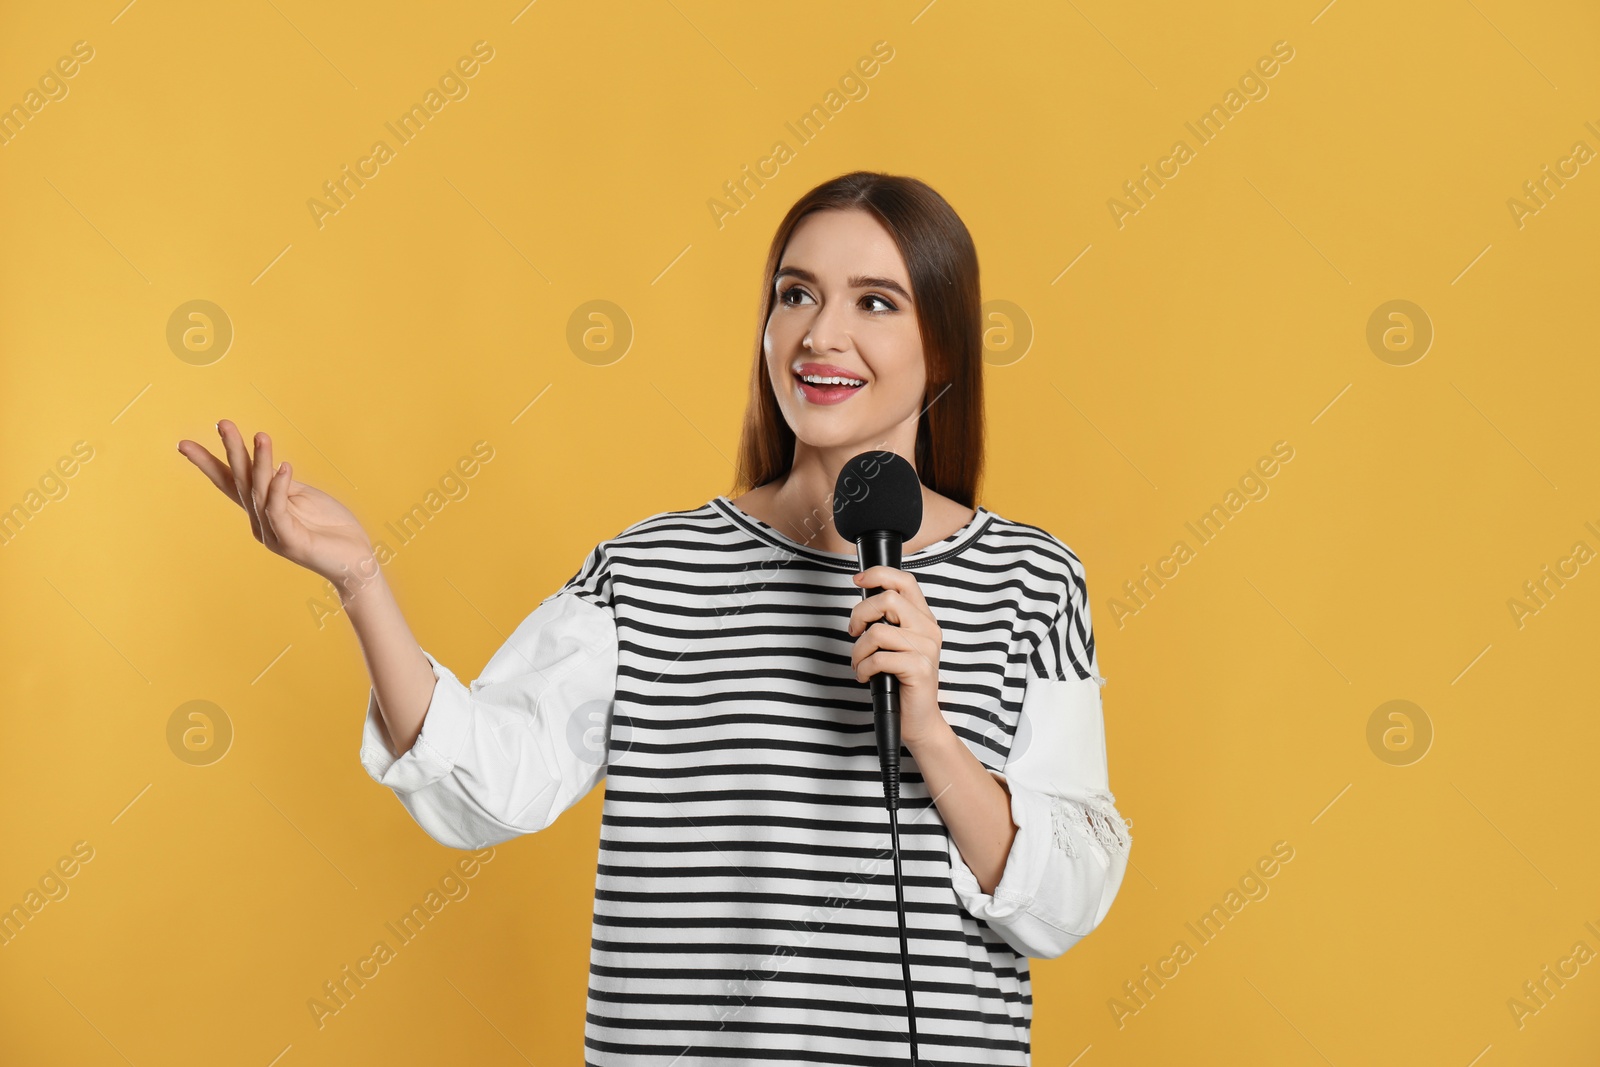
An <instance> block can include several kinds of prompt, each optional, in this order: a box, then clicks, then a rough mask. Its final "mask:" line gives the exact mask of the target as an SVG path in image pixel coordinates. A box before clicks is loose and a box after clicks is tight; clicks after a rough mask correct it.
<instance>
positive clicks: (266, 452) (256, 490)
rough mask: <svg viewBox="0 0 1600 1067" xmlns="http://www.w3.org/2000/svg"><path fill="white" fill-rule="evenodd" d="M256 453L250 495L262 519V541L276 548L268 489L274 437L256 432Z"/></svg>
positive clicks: (251, 475)
mask: <svg viewBox="0 0 1600 1067" xmlns="http://www.w3.org/2000/svg"><path fill="white" fill-rule="evenodd" d="M255 443H256V454H255V459H254V461H253V462H252V464H251V471H250V496H251V499H253V500H254V501H255V505H256V517H257V518H258V519H259V520H260V521H261V537H262V541H261V543H262V544H264V545H266V546H267V547H268V548H271V549H274V550H275V549H276V548H277V547H278V539H277V537H276V536H274V535H273V533H272V528H271V527H270V526H268V525H267V489H268V488H269V487H270V486H271V485H272V438H270V437H268V436H267V435H266V434H264V433H258V434H256V442H255Z"/></svg>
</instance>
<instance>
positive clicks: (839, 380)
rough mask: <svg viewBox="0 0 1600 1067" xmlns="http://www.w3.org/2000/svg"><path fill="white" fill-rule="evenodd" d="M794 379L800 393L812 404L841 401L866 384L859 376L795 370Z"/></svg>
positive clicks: (847, 398)
mask: <svg viewBox="0 0 1600 1067" xmlns="http://www.w3.org/2000/svg"><path fill="white" fill-rule="evenodd" d="M794 380H795V384H796V385H797V386H798V387H799V390H800V395H801V396H802V397H804V398H805V399H806V400H809V401H810V402H811V403H813V404H838V403H842V402H843V401H846V400H849V399H850V398H851V397H852V396H854V395H855V394H856V393H857V392H859V391H860V390H862V389H864V388H866V385H867V383H866V382H864V381H862V380H861V379H860V378H854V377H851V376H850V375H846V374H800V373H798V372H796V374H795V375H794Z"/></svg>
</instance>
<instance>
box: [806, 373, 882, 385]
mask: <svg viewBox="0 0 1600 1067" xmlns="http://www.w3.org/2000/svg"><path fill="white" fill-rule="evenodd" d="M800 380H801V381H803V382H806V383H808V384H810V385H866V384H867V383H866V382H863V381H861V380H860V379H858V378H831V377H824V376H823V375H820V374H802V375H800Z"/></svg>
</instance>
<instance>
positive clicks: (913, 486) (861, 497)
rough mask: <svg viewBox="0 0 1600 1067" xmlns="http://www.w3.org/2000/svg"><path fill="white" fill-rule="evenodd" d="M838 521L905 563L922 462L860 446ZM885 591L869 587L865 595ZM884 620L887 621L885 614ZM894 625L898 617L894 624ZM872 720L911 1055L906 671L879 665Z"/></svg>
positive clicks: (884, 562)
mask: <svg viewBox="0 0 1600 1067" xmlns="http://www.w3.org/2000/svg"><path fill="white" fill-rule="evenodd" d="M833 501H834V503H833V526H834V529H836V530H838V531H839V536H840V537H843V538H844V539H845V540H846V541H854V542H855V543H856V560H857V562H858V563H859V564H860V567H861V570H866V569H867V568H868V567H894V568H896V569H898V568H899V566H900V550H901V549H902V548H903V547H904V545H905V542H907V541H909V540H911V539H912V538H913V537H915V536H916V535H917V531H918V530H920V529H921V528H922V480H921V479H920V478H918V477H917V471H916V468H915V467H913V466H912V465H911V464H910V463H909V462H907V461H906V460H905V459H904V458H902V457H901V456H899V455H898V454H896V453H894V452H889V451H882V450H879V451H873V452H862V453H861V454H860V455H857V456H854V457H852V458H851V459H850V460H849V462H847V463H846V464H845V465H844V468H843V469H842V470H840V471H839V477H838V479H837V480H836V481H835V483H834V487H833ZM881 592H883V590H882V588H870V589H868V588H863V589H862V590H861V597H862V599H863V600H865V599H866V598H867V597H869V596H873V595H876V594H878V593H881ZM879 621H880V622H885V623H887V622H888V620H887V619H881V620H879ZM891 625H892V624H891ZM869 684H870V686H871V688H872V721H873V729H874V731H875V732H876V734H877V738H878V767H879V769H880V770H881V771H882V774H883V801H884V805H885V806H886V807H887V808H888V809H889V840H890V845H891V848H892V850H893V852H894V899H895V905H896V910H897V913H898V916H899V920H900V970H901V974H902V976H903V978H904V981H905V990H906V1031H907V1034H908V1035H909V1038H910V1042H911V1063H912V1065H913V1067H915V1064H916V1062H917V1015H916V1008H915V1006H914V1005H913V1003H912V997H911V959H910V955H909V954H908V952H907V950H906V896H905V885H904V883H903V882H902V880H901V876H900V822H899V818H898V816H897V814H896V812H897V810H898V809H899V807H900V679H899V678H898V677H896V676H895V675H893V674H890V673H889V672H888V671H879V672H878V673H877V674H874V675H873V676H872V678H871V679H870V681H869Z"/></svg>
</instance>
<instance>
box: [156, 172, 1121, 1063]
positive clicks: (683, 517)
mask: <svg viewBox="0 0 1600 1067" xmlns="http://www.w3.org/2000/svg"><path fill="white" fill-rule="evenodd" d="M762 285H763V297H762V308H761V325H762V333H761V337H760V340H759V343H758V346H757V352H756V355H755V359H754V365H753V369H752V374H751V386H750V390H751V391H750V403H749V409H748V412H747V414H746V418H745V423H744V430H743V439H742V442H741V445H740V457H739V458H740V463H739V469H738V472H737V477H736V483H737V484H736V485H735V492H736V493H738V494H739V495H736V496H733V497H729V496H717V497H714V498H712V499H711V500H709V501H708V502H706V503H705V504H703V505H701V506H700V507H696V508H692V509H688V510H680V511H667V512H662V513H660V514H656V515H652V516H650V517H649V518H646V519H644V520H642V521H640V522H638V523H635V524H634V525H632V526H629V527H628V528H627V529H625V530H623V531H621V532H620V533H618V534H617V535H616V536H615V537H611V538H609V539H607V540H605V541H602V542H600V543H599V544H598V545H596V546H595V548H594V550H593V551H592V552H591V553H589V555H588V557H587V559H586V560H585V561H584V562H583V564H582V566H581V567H579V569H578V571H577V573H576V574H574V575H573V576H572V578H571V579H570V580H569V581H568V582H567V583H566V584H565V585H563V586H562V587H561V588H560V589H558V590H556V591H555V592H553V593H551V594H550V595H549V596H547V597H545V598H544V600H543V601H541V602H540V603H539V605H538V606H537V607H536V608H535V609H534V610H533V612H532V613H531V614H530V615H528V616H527V618H525V619H524V620H523V621H522V623H521V625H519V626H518V627H517V629H516V631H515V632H514V633H513V634H512V635H511V637H510V638H509V639H508V640H507V641H506V643H505V645H504V646H503V647H501V648H500V649H499V650H498V651H497V652H496V653H495V654H494V656H493V657H492V658H491V659H490V660H489V662H488V665H487V666H485V668H484V670H483V673H482V674H481V675H480V676H479V677H478V678H477V679H476V680H475V681H473V682H472V683H471V684H470V685H463V684H462V683H461V682H460V681H459V680H458V679H457V677H456V676H455V675H454V674H453V673H452V672H451V671H450V670H449V669H448V668H447V667H445V666H444V664H442V663H440V662H439V661H438V660H437V659H435V658H434V657H433V655H432V654H430V653H428V652H427V651H426V650H424V649H422V648H420V647H419V645H418V643H417V641H416V639H415V638H414V637H413V636H412V633H411V630H410V628H409V627H408V626H407V624H406V621H405V619H404V617H403V616H402V614H401V612H400V609H399V608H398V606H397V605H396V603H395V601H394V598H393V596H392V595H391V592H390V590H389V588H388V586H387V585H386V584H385V582H384V581H383V577H382V573H381V571H379V570H378V569H377V568H376V566H375V565H374V564H373V563H372V555H373V554H372V548H371V544H370V541H369V540H368V538H367V536H366V534H365V533H364V532H363V531H362V529H361V526H360V524H359V523H358V522H357V521H356V519H355V517H354V516H353V515H351V514H350V512H349V511H347V510H346V509H345V508H343V507H342V506H340V505H339V504H338V503H337V502H336V501H334V500H333V499H332V498H330V497H328V496H327V495H325V494H323V493H322V492H320V491H318V490H316V489H314V488H312V487H311V486H308V485H306V484H304V483H303V482H297V481H295V480H294V479H293V474H292V472H291V471H290V469H289V466H288V464H287V463H285V464H283V466H282V467H281V468H280V469H278V470H277V471H276V472H274V470H273V467H272V443H271V441H270V439H268V437H267V435H266V434H258V435H257V436H256V440H255V454H254V457H252V456H251V455H250V454H249V453H248V452H247V450H246V448H245V445H244V442H243V440H242V439H241V437H240V434H239V433H238V431H237V429H235V428H234V426H233V424H232V423H230V422H227V421H226V420H224V421H223V422H220V423H218V431H219V433H220V434H221V435H222V440H223V442H224V444H225V446H226V451H227V456H228V462H227V464H226V465H225V464H223V463H222V462H221V461H219V460H217V459H216V458H215V457H213V456H211V455H210V453H209V452H207V451H206V450H205V449H204V448H203V447H201V446H200V445H198V444H195V443H194V442H190V441H185V442H181V443H180V445H179V448H180V450H183V451H184V454H185V455H186V456H187V457H188V458H189V459H191V460H192V461H193V462H194V463H195V464H196V465H197V466H199V467H200V468H201V469H202V470H203V471H205V472H206V474H207V475H208V476H209V477H210V478H211V480H212V481H213V482H214V483H215V484H216V485H217V487H218V488H220V489H221V490H222V491H223V492H224V493H225V494H226V495H228V496H229V498H230V499H233V500H235V501H236V502H238V503H241V504H242V505H243V506H244V508H245V510H246V511H247V512H248V513H249V515H250V520H251V526H252V529H253V530H254V532H255V535H256V538H257V540H260V541H262V542H263V543H265V544H266V545H267V547H268V548H270V549H272V550H273V551H275V552H278V553H280V554H281V555H284V556H286V557H287V558H289V559H291V560H293V561H295V562H296V563H300V564H302V565H304V566H307V567H310V568H311V569H313V570H315V571H316V572H317V573H319V574H321V575H323V576H324V577H325V578H328V579H329V580H330V581H333V582H334V583H335V584H336V585H339V586H340V589H341V596H342V597H343V598H344V599H345V607H346V613H347V615H348V616H349V618H350V621H351V623H352V624H353V625H354V627H355V630H356V634H357V636H358V637H359V639H360V642H361V647H362V651H363V653H364V655H365V658H366V663H367V668H368V671H369V673H370V674H371V677H372V688H371V691H370V692H369V694H368V700H367V712H366V722H365V727H364V734H363V737H362V743H361V753H360V755H361V763H362V765H363V766H364V767H365V769H366V771H367V773H368V774H369V775H371V776H372V778H373V779H374V780H375V781H377V782H379V783H381V784H382V785H385V786H387V787H388V788H390V789H392V790H393V791H394V792H395V794H396V795H397V796H398V798H399V800H400V803H401V804H403V805H404V806H405V809H406V810H407V811H408V812H409V813H410V815H411V816H412V818H413V819H415V820H416V822H417V823H418V824H419V825H420V826H421V827H422V828H423V829H424V830H425V831H426V832H427V833H428V834H429V836H431V837H433V838H434V839H435V840H437V841H439V842H442V843H443V844H446V845H449V846H451V847H454V848H463V849H465V848H480V847H483V846H486V845H491V844H496V843H499V842H502V841H507V840H509V839H511V838H513V837H516V836H518V835H520V834H529V833H535V832H537V831H539V830H542V829H544V828H545V827H547V826H549V825H550V824H551V823H552V822H554V821H555V819H556V818H557V817H558V816H559V815H560V814H561V813H562V812H564V811H566V810H567V809H568V808H569V807H571V806H572V805H573V804H574V803H576V802H577V801H578V800H579V799H581V798H582V797H583V796H584V795H585V794H587V793H588V792H589V790H590V789H591V788H593V787H594V785H595V784H596V783H597V782H599V781H600V780H601V779H602V778H604V779H605V780H606V787H605V803H604V809H603V815H602V819H601V830H600V860H599V869H598V871H597V874H596V879H595V897H594V920H593V926H592V942H591V955H590V967H589V989H588V1014H587V1023H586V1026H585V1042H584V1043H585V1046H586V1047H585V1057H586V1061H587V1063H589V1064H595V1065H612V1064H616V1065H630V1067H632V1065H643V1064H651V1065H658V1067H668V1065H677V1067H693V1065H700V1064H722V1065H726V1064H734V1063H742V1062H760V1063H762V1064H768V1065H771V1064H797V1065H798V1064H815V1063H851V1064H877V1063H883V1064H888V1063H904V1062H906V1054H907V1027H908V1023H907V1019H906V1008H905V996H904V991H903V987H902V979H901V964H900V945H899V931H898V924H897V920H896V912H895V895H894V883H893V867H892V861H891V858H890V852H889V849H888V845H889V835H888V820H887V813H886V811H885V809H884V801H883V793H882V782H881V778H880V775H879V767H878V758H877V752H876V745H875V740H874V734H873V719H872V703H871V696H870V692H869V689H868V687H867V685H866V684H865V683H866V682H867V680H868V679H869V678H871V677H872V676H873V675H874V674H876V673H878V672H880V671H887V672H889V673H891V674H893V675H895V676H896V677H898V678H899V680H900V689H901V706H902V711H901V721H902V727H901V735H902V742H903V745H904V748H905V752H904V753H903V756H902V759H903V766H902V784H901V815H900V840H901V859H902V867H903V875H904V878H903V880H904V887H905V896H906V911H907V915H906V923H907V930H908V942H909V947H910V965H911V974H912V983H913V992H914V996H915V1006H916V1013H917V1018H916V1032H917V1038H918V1051H919V1053H920V1056H919V1059H920V1062H921V1063H923V1064H928V1065H932V1064H943V1063H949V1064H955V1063H960V1064H978V1063H983V1064H1027V1063H1029V1062H1030V1027H1031V1022H1032V1017H1033V999H1032V990H1031V985H1030V981H1029V971H1028V960H1029V958H1030V957H1038V958H1053V957H1056V956H1059V955H1061V954H1062V953H1064V952H1066V951H1067V949H1069V948H1071V947H1072V946H1073V945H1074V944H1075V943H1077V942H1078V941H1079V940H1080V939H1082V938H1083V937H1084V936H1085V935H1087V934H1088V933H1089V932H1090V931H1091V930H1093V929H1094V928H1095V927H1096V926H1097V925H1099V923H1100V922H1101V920H1103V919H1104V918H1105V916H1106V913H1107V911H1108V910H1109V909H1110V907H1111V902H1112V899H1113V898H1114V897H1115V896H1116V893H1117V890H1118V888H1119V887H1120V886H1121V883H1122V878H1123V873H1124V871H1125V869H1126V866H1127V857H1128V849H1129V845H1130V840H1129V836H1128V834H1127V828H1126V825H1125V823H1124V821H1123V820H1122V818H1121V816H1120V815H1118V813H1117V811H1116V808H1115V806H1114V798H1113V796H1112V794H1111V792H1110V790H1109V783H1108V779H1107V763H1106V751H1105V739H1104V731H1103V725H1102V718H1101V704H1100V686H1101V685H1103V684H1104V682H1105V679H1104V678H1103V677H1101V675H1100V673H1099V667H1098V661H1097V658H1096V656H1095V642H1094V631H1093V628H1092V625H1091V620H1090V612H1089V597H1088V587H1087V586H1086V584H1085V579H1084V568H1083V564H1082V563H1081V562H1080V560H1079V559H1078V557H1077V556H1076V555H1075V554H1074V553H1073V552H1072V550H1071V549H1070V548H1068V547H1067V545H1066V544H1064V543H1063V542H1062V541H1060V540H1058V539H1057V538H1056V537H1054V536H1052V535H1051V534H1049V533H1047V532H1046V531H1044V530H1042V529H1040V528H1039V527H1037V526H1031V525H1028V524H1026V523H1022V522H1017V521H1012V520H1009V519H1005V518H1002V517H1001V516H1000V515H998V514H996V513H995V512H993V511H990V510H989V509H988V508H986V507H983V506H981V505H980V506H977V507H976V508H974V506H973V502H974V497H975V492H974V490H975V486H976V483H977V480H978V477H979V473H980V471H981V469H982V462H983V420H982V408H983V381H982V374H981V371H982V341H981V336H980V331H981V328H980V319H979V295H978V294H979V289H978V262H977V255H976V253H975V251H974V249H973V245H972V241H971V238H970V236H969V235H968V233H967V230H966V227H965V226H964V225H963V224H962V222H961V220H960V219H959V218H958V217H957V215H956V213H955V212H954V211H953V210H952V209H951V208H950V206H949V205H948V204H947V203H946V202H945V201H944V199H943V198H942V197H940V196H939V195H938V194H937V193H936V192H934V191H933V190H932V189H930V188H929V187H928V186H926V185H925V184H923V183H922V182H919V181H916V180H914V179H910V178H903V177H893V176H889V175H883V174H876V173H864V172H858V173H854V174H847V175H844V176H843V177H840V178H837V179H834V180H833V181H830V182H827V183H825V184H823V185H820V186H818V187H817V188H815V189H813V190H811V191H810V192H809V193H807V194H806V195H805V196H804V197H802V198H801V200H800V201H799V203H797V204H795V206H794V207H793V208H792V209H791V210H790V211H789V213H788V215H787V216H786V217H785V218H784V220H783V222H782V224H781V225H780V226H779V227H778V232H777V234H776V236H775V237H774V238H773V241H772V245H771V249H770V252H769V254H768V258H767V264H766V270H765V273H764V274H763V276H762ZM185 446H188V447H187V448H185ZM877 449H886V450H889V451H892V452H895V453H897V454H898V455H900V456H902V457H904V458H905V459H907V460H909V461H911V462H912V464H913V465H914V466H915V468H916V470H917V473H918V478H919V480H920V481H921V482H922V487H923V488H922V494H923V522H922V527H921V529H920V530H919V531H918V532H917V535H916V537H914V538H913V539H912V540H910V541H908V542H907V543H906V544H905V546H904V553H903V556H902V559H901V566H900V567H898V568H890V567H880V568H873V569H870V570H868V571H866V572H864V573H861V574H859V575H858V573H857V564H856V555H855V549H854V546H853V545H852V544H851V543H849V542H847V541H845V540H843V538H841V537H840V536H839V534H838V533H837V531H835V529H834V528H833V524H832V521H831V519H832V515H833V504H832V496H833V492H834V487H835V479H836V476H837V474H838V472H839V471H840V469H841V468H842V467H843V465H844V464H845V462H846V461H847V460H849V459H850V458H851V457H853V456H855V455H857V454H858V453H861V452H864V451H868V450H877ZM869 587H877V588H881V589H882V590H883V592H881V593H878V594H876V595H874V596H871V597H868V598H866V599H863V598H862V592H863V590H864V589H866V588H869Z"/></svg>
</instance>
